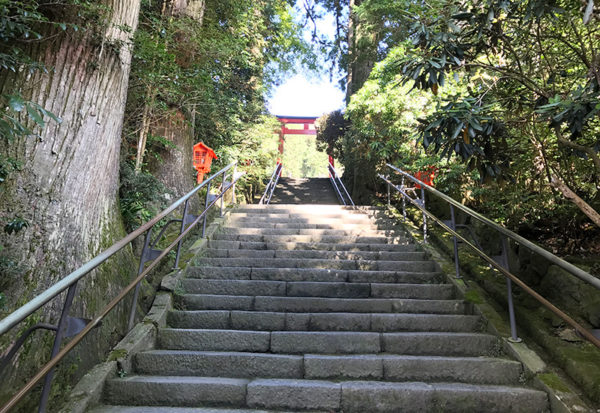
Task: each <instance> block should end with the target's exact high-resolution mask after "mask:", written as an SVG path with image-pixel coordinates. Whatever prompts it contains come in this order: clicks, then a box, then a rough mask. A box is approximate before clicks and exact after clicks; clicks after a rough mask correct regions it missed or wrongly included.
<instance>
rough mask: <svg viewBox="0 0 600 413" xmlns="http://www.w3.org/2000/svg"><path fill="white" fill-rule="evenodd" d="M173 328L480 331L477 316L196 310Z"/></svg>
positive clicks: (174, 315)
mask: <svg viewBox="0 0 600 413" xmlns="http://www.w3.org/2000/svg"><path fill="white" fill-rule="evenodd" d="M167 322H168V325H169V326H170V327H173V328H187V329H192V328H200V329H201V328H204V329H217V330H218V329H222V330H248V331H278V330H281V331H372V332H399V331H413V332H414V331H432V332H444V331H446V332H473V331H477V330H479V328H480V323H481V319H480V317H479V316H476V315H455V314H377V313H313V312H309V313H285V312H266V311H236V310H231V311H230V310H196V311H178V310H175V311H171V312H169V314H168V318H167Z"/></svg>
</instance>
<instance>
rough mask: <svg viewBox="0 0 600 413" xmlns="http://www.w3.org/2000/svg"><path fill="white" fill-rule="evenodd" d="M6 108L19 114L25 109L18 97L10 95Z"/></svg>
mask: <svg viewBox="0 0 600 413" xmlns="http://www.w3.org/2000/svg"><path fill="white" fill-rule="evenodd" d="M8 106H9V107H10V108H11V109H12V110H14V111H15V112H21V111H22V110H23V108H24V107H25V102H24V101H23V99H22V98H21V97H20V96H15V95H12V96H10V98H9V100H8Z"/></svg>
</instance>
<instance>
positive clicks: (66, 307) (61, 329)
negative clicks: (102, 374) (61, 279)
mask: <svg viewBox="0 0 600 413" xmlns="http://www.w3.org/2000/svg"><path fill="white" fill-rule="evenodd" d="M76 289H77V283H75V284H73V285H71V286H70V287H69V289H68V291H67V296H66V297H65V302H64V304H63V309H62V313H61V315H60V320H59V322H58V327H57V329H56V336H55V337H54V345H53V346H52V353H51V354H50V359H53V358H54V357H56V355H57V354H58V352H59V351H60V345H61V342H62V339H63V335H64V333H65V325H66V323H67V318H68V317H69V312H70V311H71V305H72V304H73V298H74V297H75V290H76ZM55 371H56V369H54V368H53V369H52V370H50V371H49V372H48V374H46V378H45V379H44V388H43V390H42V396H41V398H40V405H39V407H38V413H44V412H45V411H46V406H47V405H48V398H49V397H50V390H51V389H52V379H53V378H54V372H55Z"/></svg>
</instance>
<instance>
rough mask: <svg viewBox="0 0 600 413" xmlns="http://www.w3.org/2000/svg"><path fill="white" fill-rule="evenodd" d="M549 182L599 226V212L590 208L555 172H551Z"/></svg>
mask: <svg viewBox="0 0 600 413" xmlns="http://www.w3.org/2000/svg"><path fill="white" fill-rule="evenodd" d="M550 184H551V185H552V186H553V187H554V188H556V189H557V190H558V191H560V192H561V193H562V194H563V196H564V197H565V198H567V199H568V200H569V201H571V202H573V203H574V204H575V205H576V206H577V208H579V209H580V210H581V212H583V213H584V214H585V215H586V216H587V217H588V218H589V219H591V220H592V222H593V223H594V224H596V225H597V226H599V227H600V214H599V213H598V212H597V211H596V210H595V209H594V208H592V207H591V206H590V205H589V204H588V203H587V202H585V201H584V200H583V199H581V198H580V197H579V196H578V195H577V194H576V193H575V192H573V191H572V190H571V188H569V187H568V186H567V184H565V183H564V182H563V181H562V180H561V179H560V178H558V177H557V176H556V174H552V180H551V181H550Z"/></svg>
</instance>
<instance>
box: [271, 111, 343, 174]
mask: <svg viewBox="0 0 600 413" xmlns="http://www.w3.org/2000/svg"><path fill="white" fill-rule="evenodd" d="M317 118H318V117H317V116H279V115H278V116H277V119H278V120H279V122H280V123H281V129H280V130H279V131H278V132H279V154H280V155H283V144H284V137H285V135H313V136H316V135H317V129H316V127H315V121H316V120H317ZM288 125H302V127H300V128H298V127H292V128H290V127H288ZM311 126H312V127H311ZM278 162H281V159H279V160H278ZM329 163H330V164H332V165H333V157H332V156H331V155H329Z"/></svg>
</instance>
